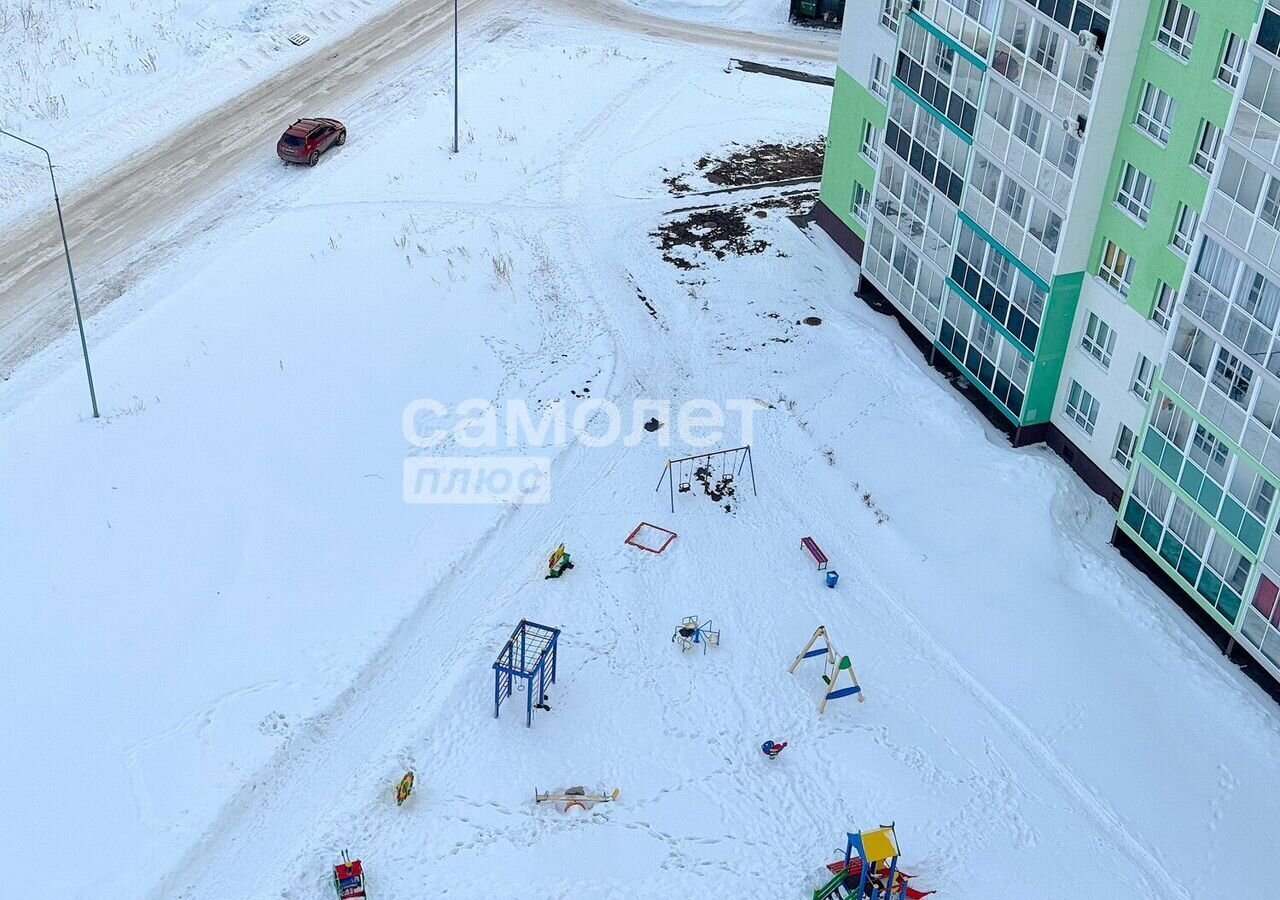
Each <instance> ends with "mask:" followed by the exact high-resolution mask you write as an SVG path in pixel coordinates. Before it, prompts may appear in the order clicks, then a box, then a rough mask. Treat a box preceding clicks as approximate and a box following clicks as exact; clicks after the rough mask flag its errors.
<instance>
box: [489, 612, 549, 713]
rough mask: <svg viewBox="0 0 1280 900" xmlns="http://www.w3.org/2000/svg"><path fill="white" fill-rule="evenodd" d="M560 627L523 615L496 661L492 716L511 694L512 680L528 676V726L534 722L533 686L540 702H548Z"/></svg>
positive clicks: (526, 686) (526, 678)
mask: <svg viewBox="0 0 1280 900" xmlns="http://www.w3.org/2000/svg"><path fill="white" fill-rule="evenodd" d="M559 641H560V629H559V628H552V627H551V626H550V625H539V624H538V623H537V622H530V621H529V620H528V619H521V620H520V624H519V625H517V626H516V630H515V631H513V632H511V637H509V638H508V639H507V642H506V644H504V645H503V647H502V651H501V652H500V653H499V654H498V659H497V661H496V662H494V664H493V717H494V718H495V719H496V718H498V713H499V712H500V710H501V708H502V701H503V700H505V699H506V698H507V697H510V696H511V690H512V687H513V684H512V682H513V681H514V680H515V679H517V678H523V679H524V680H525V687H524V691H525V712H524V724H525V727H526V728H527V727H531V726H532V725H533V707H534V702H533V686H534V679H537V685H538V703H544V702H546V695H547V677H548V675H550V679H551V681H550V683H551V684H555V683H556V647H557V645H558V644H559Z"/></svg>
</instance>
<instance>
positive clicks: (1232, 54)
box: [1218, 31, 1244, 89]
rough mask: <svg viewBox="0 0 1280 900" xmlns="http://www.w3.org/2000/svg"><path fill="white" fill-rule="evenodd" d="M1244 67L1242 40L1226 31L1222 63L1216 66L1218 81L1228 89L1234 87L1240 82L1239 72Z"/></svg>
mask: <svg viewBox="0 0 1280 900" xmlns="http://www.w3.org/2000/svg"><path fill="white" fill-rule="evenodd" d="M1243 68H1244V41H1242V40H1240V38H1239V37H1237V36H1236V35H1234V34H1232V33H1231V32H1229V31H1228V32H1227V43H1226V44H1225V45H1224V46H1223V48H1222V64H1221V65H1220V66H1218V81H1220V82H1222V84H1223V85H1224V86H1225V87H1227V88H1228V89H1234V88H1235V86H1236V85H1237V84H1239V83H1240V72H1241V70H1242V69H1243Z"/></svg>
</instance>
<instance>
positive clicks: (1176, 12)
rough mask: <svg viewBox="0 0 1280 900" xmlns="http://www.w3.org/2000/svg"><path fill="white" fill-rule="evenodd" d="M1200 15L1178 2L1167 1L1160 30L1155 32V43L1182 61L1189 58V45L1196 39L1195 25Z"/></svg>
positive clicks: (1175, 0) (1173, 0)
mask: <svg viewBox="0 0 1280 900" xmlns="http://www.w3.org/2000/svg"><path fill="white" fill-rule="evenodd" d="M1199 21H1200V15H1199V13H1197V12H1196V11H1195V10H1194V9H1192V8H1191V7H1189V6H1184V5H1183V4H1181V3H1179V2H1178V0H1167V2H1166V3H1165V7H1164V16H1163V17H1162V18H1161V19H1160V28H1159V29H1158V30H1157V31H1156V43H1157V44H1159V45H1160V46H1161V47H1164V48H1165V49H1166V50H1168V51H1169V52H1170V53H1172V54H1174V55H1175V56H1178V57H1181V58H1182V59H1188V58H1189V57H1190V56H1191V45H1192V44H1193V43H1194V42H1195V39H1196V25H1198V24H1199Z"/></svg>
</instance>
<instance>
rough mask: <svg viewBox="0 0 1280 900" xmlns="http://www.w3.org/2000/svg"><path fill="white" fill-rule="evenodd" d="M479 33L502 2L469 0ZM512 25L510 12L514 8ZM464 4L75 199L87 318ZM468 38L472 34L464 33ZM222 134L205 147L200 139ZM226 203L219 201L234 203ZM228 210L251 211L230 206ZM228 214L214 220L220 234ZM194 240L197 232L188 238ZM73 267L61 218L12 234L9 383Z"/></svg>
mask: <svg viewBox="0 0 1280 900" xmlns="http://www.w3.org/2000/svg"><path fill="white" fill-rule="evenodd" d="M536 2H537V5H538V6H540V7H541V8H543V9H544V10H547V11H550V12H553V13H559V14H562V15H566V16H569V17H573V18H580V19H584V20H587V21H591V22H596V23H599V24H603V25H607V26H610V27H613V28H616V29H618V30H620V31H626V32H630V33H635V34H642V35H648V36H651V37H655V38H659V39H665V40H674V41H680V42H684V43H692V44H699V45H704V46H722V47H725V48H727V49H732V51H733V52H735V53H736V54H739V55H749V54H761V55H765V56H768V57H771V58H776V57H789V58H794V59H808V60H814V61H822V62H834V60H835V56H836V45H835V43H834V42H833V41H831V40H830V39H827V40H823V39H821V38H819V37H817V36H815V37H814V38H811V39H810V38H807V37H805V36H796V37H774V36H768V35H759V34H754V33H750V32H743V31H736V30H734V29H729V28H721V27H717V26H709V25H695V24H690V23H684V22H678V21H675V20H671V19H664V18H661V17H658V16H654V15H650V14H648V13H645V12H643V11H641V10H638V9H636V8H635V7H632V6H629V5H627V4H626V3H624V2H621V0H536ZM460 8H461V11H462V15H463V19H464V23H465V22H468V21H469V22H475V21H477V20H479V19H480V18H481V14H482V13H485V12H487V11H488V10H489V9H490V8H494V9H497V8H498V4H497V3H496V2H495V0H461V6H460ZM505 10H506V11H507V13H508V14H510V13H512V12H513V11H512V10H511V8H510V6H507V7H505ZM451 26H452V3H451V2H447V0H445V2H439V3H435V4H423V3H421V2H419V0H415V2H404V3H401V4H400V5H398V6H396V7H395V8H393V9H391V10H389V11H388V12H386V13H384V14H383V15H382V16H380V17H379V18H376V19H374V20H372V21H370V22H369V23H367V24H366V25H364V26H363V27H361V28H360V29H358V30H357V31H355V32H354V33H352V34H351V35H349V36H348V37H346V38H344V39H343V40H341V41H340V42H338V43H337V44H335V45H333V46H330V47H328V48H324V49H322V50H320V51H318V52H316V53H314V54H312V55H311V56H308V57H305V58H303V59H300V60H299V61H298V63H297V64H296V65H294V66H292V67H290V68H289V70H288V71H286V72H283V73H281V74H280V75H278V76H276V77H275V78H272V79H270V80H268V81H265V82H263V83H262V84H260V85H258V86H257V87H254V88H252V89H251V90H248V91H246V92H245V93H243V94H241V95H240V96H239V97H236V98H235V99H233V100H231V101H229V102H227V103H225V104H223V105H222V106H220V107H218V108H217V109H215V110H213V111H211V112H209V113H208V114H207V115H205V116H202V117H201V118H200V119H199V120H197V121H196V122H195V123H194V124H193V125H191V126H190V127H188V128H186V129H184V131H183V133H182V134H176V135H173V136H170V137H168V138H166V139H164V140H161V141H159V142H158V143H156V144H155V145H153V146H152V147H151V148H150V149H148V150H146V151H144V152H142V153H139V154H136V155H134V156H133V157H131V158H129V159H128V160H126V161H125V162H123V163H122V164H121V165H119V166H117V167H116V168H114V169H112V170H111V171H109V172H107V173H106V174H105V175H103V176H101V177H99V178H95V179H93V181H92V183H89V184H85V185H83V186H82V187H80V188H79V189H78V190H73V191H70V192H64V197H63V201H64V212H65V214H66V216H67V229H68V233H69V235H70V239H71V243H72V256H73V259H74V260H75V263H76V272H77V276H78V279H79V286H80V290H81V301H82V303H83V306H84V310H85V313H86V315H88V314H92V313H94V312H96V311H98V310H100V309H102V308H104V307H105V306H106V305H108V304H109V303H110V302H111V301H112V300H114V299H115V298H117V297H118V296H120V294H121V293H123V292H124V290H125V289H126V288H127V287H128V286H129V284H130V283H132V282H133V281H134V280H135V279H136V278H138V277H139V276H140V275H143V274H145V273H146V272H147V271H149V270H151V269H152V268H153V267H154V266H155V265H156V264H157V263H160V262H162V261H163V258H164V257H165V256H166V255H167V254H168V252H169V250H170V249H171V247H172V245H173V244H174V243H175V241H174V240H173V239H172V238H170V239H168V240H166V239H163V238H162V235H163V234H164V233H165V232H166V231H167V230H169V229H171V228H172V226H173V225H174V224H175V223H178V222H181V221H184V220H187V219H189V218H190V216H191V214H192V213H193V212H195V211H196V210H198V209H199V208H200V206H201V204H204V203H207V202H208V201H209V200H210V199H211V198H213V197H214V196H215V195H216V194H217V192H218V191H219V190H220V189H222V188H224V187H226V186H227V185H229V184H233V183H234V181H235V179H236V177H237V175H238V174H240V173H242V172H243V171H244V170H245V168H246V167H248V166H250V165H252V164H258V163H261V161H262V157H263V154H264V153H270V148H271V147H272V145H273V142H274V141H275V139H276V137H277V136H278V131H279V129H280V123H281V122H284V121H286V120H288V119H290V117H292V116H293V115H295V113H296V111H297V110H303V109H336V108H340V107H341V106H343V105H344V104H345V103H347V102H350V101H352V100H353V99H355V98H358V97H360V96H361V95H362V94H363V93H364V92H366V91H368V90H369V89H370V88H371V87H373V86H374V85H375V84H376V83H377V82H378V81H380V80H382V79H385V78H386V77H387V76H389V75H392V74H394V73H395V72H397V71H399V70H401V69H403V68H404V67H406V66H407V65H408V64H410V63H411V62H412V61H414V60H415V59H417V58H419V57H421V56H423V55H424V54H425V53H427V52H430V51H431V50H433V49H436V48H437V45H438V44H439V43H440V42H441V41H443V40H445V38H446V37H447V36H448V35H449V34H450V33H451V30H452V28H451ZM464 27H465V25H464ZM211 133H212V134H217V135H219V142H218V143H217V144H216V145H214V146H212V147H210V146H207V145H200V146H197V145H196V143H194V142H192V141H190V140H189V139H188V138H187V136H186V135H188V134H211ZM223 200H224V198H223V197H219V198H218V201H219V202H223ZM228 202H232V203H234V202H245V201H244V198H241V199H240V200H239V201H237V200H236V199H234V198H233V199H230V200H229V201H228ZM226 212H228V210H226V209H213V210H207V211H204V215H205V217H206V221H205V223H204V224H203V225H196V226H194V230H204V229H205V228H207V227H209V221H216V220H217V218H219V217H220V214H225V213H226ZM192 230H193V229H192V228H191V227H189V228H188V230H187V232H186V233H187V234H190V232H191V231H192ZM73 324H74V321H73V319H72V313H71V303H70V292H69V289H68V286H67V274H66V266H65V263H64V262H63V259H62V247H61V244H60V242H59V240H58V231H57V224H56V221H55V219H54V213H53V210H52V208H49V209H47V210H45V211H43V212H42V213H40V214H37V215H34V216H32V217H30V218H28V219H25V220H19V221H18V222H16V223H14V224H13V225H12V226H11V227H9V228H7V229H6V230H5V233H3V234H0V377H5V376H7V375H8V374H9V373H10V372H11V371H13V369H14V368H16V367H17V365H18V364H19V363H20V362H22V360H24V359H26V358H27V357H28V356H30V355H31V354H33V353H35V352H37V351H38V350H40V349H42V348H43V347H45V346H46V345H48V344H49V343H50V342H51V341H53V340H55V339H56V338H58V337H59V336H61V335H62V334H64V333H66V332H67V331H68V330H69V329H71V328H72V327H73Z"/></svg>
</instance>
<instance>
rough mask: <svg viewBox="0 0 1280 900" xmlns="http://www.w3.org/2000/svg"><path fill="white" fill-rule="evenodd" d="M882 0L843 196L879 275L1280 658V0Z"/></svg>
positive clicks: (1235, 631)
mask: <svg viewBox="0 0 1280 900" xmlns="http://www.w3.org/2000/svg"><path fill="white" fill-rule="evenodd" d="M858 2H862V3H864V9H863V10H862V12H863V15H851V16H849V17H848V20H849V21H856V22H858V23H859V28H858V29H857V30H856V31H855V30H846V32H845V34H844V35H843V38H842V43H841V50H840V58H839V62H838V66H837V72H836V86H835V94H834V98H833V102H832V112H831V125H830V130H829V134H828V147H827V161H826V165H825V168H824V172H823V180H822V192H821V200H820V203H819V206H818V209H817V210H816V213H817V218H818V222H819V224H820V225H821V226H822V227H823V228H824V229H825V230H826V231H827V232H828V233H829V234H830V235H831V236H832V237H833V238H834V239H835V240H836V241H837V243H839V244H840V246H841V247H842V248H844V249H845V251H846V252H847V253H849V254H850V256H852V257H853V258H854V259H855V260H857V261H858V262H859V263H860V264H861V267H862V275H861V282H860V285H859V293H860V294H861V295H863V296H864V297H868V298H872V299H874V300H875V301H876V302H877V303H884V304H888V306H889V307H890V308H891V309H892V310H893V311H894V312H895V314H896V315H897V317H898V319H899V321H900V322H901V324H902V327H903V328H904V330H906V331H907V332H908V333H909V334H911V336H912V337H913V339H914V340H915V342H916V344H917V346H919V347H920V348H921V349H922V351H923V352H925V353H926V354H927V355H928V357H929V359H930V361H931V362H933V363H934V364H936V365H941V366H943V367H946V368H950V369H954V370H955V371H956V372H958V373H959V374H961V375H963V377H964V378H966V379H967V380H968V381H969V382H970V383H972V385H974V387H976V388H977V391H978V392H979V393H980V394H981V397H982V400H981V401H980V402H981V405H982V406H983V407H984V409H985V411H986V412H987V413H988V415H989V417H991V418H992V419H993V420H994V421H999V422H1000V423H1002V424H1003V426H1004V427H1005V429H1006V430H1007V431H1008V433H1009V435H1010V437H1011V440H1012V441H1013V443H1014V444H1015V445H1025V444H1028V443H1034V442H1041V441H1043V442H1046V443H1048V444H1049V445H1050V446H1051V447H1052V448H1053V449H1054V450H1056V451H1057V452H1058V453H1059V454H1061V455H1062V456H1063V458H1064V459H1065V460H1066V461H1067V462H1068V463H1069V464H1070V465H1071V466H1072V467H1073V468H1074V469H1075V471H1076V472H1077V473H1079V474H1080V476H1081V477H1082V478H1083V479H1084V480H1085V481H1086V482H1087V483H1088V484H1089V485H1090V486H1091V487H1092V488H1093V489H1094V490H1096V491H1097V492H1098V493H1099V494H1101V495H1103V496H1104V497H1106V498H1107V499H1108V500H1109V501H1110V502H1111V503H1112V505H1113V506H1116V507H1117V508H1118V509H1119V515H1118V520H1117V527H1116V541H1117V543H1121V544H1125V543H1128V544H1130V545H1131V546H1132V547H1134V548H1137V549H1139V550H1141V551H1142V552H1143V553H1144V554H1146V556H1147V557H1149V558H1150V559H1151V560H1152V562H1153V564H1154V565H1156V566H1158V567H1159V568H1160V569H1161V570H1163V572H1164V573H1165V575H1166V576H1167V577H1168V578H1169V579H1170V580H1171V582H1172V583H1174V584H1176V585H1177V587H1178V588H1179V589H1180V590H1182V591H1183V592H1184V593H1185V594H1186V596H1187V597H1188V598H1191V599H1192V600H1194V602H1195V603H1197V604H1198V605H1199V606H1200V607H1201V608H1202V609H1203V610H1204V611H1205V612H1206V613H1207V614H1208V615H1209V617H1211V618H1212V619H1213V621H1214V622H1216V623H1217V625H1218V626H1219V627H1221V628H1222V629H1223V630H1224V632H1225V633H1226V634H1227V635H1230V636H1231V638H1232V639H1238V640H1239V643H1240V646H1242V647H1244V648H1245V649H1246V650H1247V651H1248V652H1249V653H1251V654H1252V655H1253V656H1254V658H1256V659H1257V660H1258V661H1259V662H1260V663H1261V664H1262V666H1263V667H1265V668H1266V669H1267V670H1268V671H1269V672H1270V673H1271V674H1272V675H1273V676H1274V677H1276V678H1277V679H1280V602H1278V601H1277V593H1278V588H1277V585H1280V543H1276V544H1275V547H1274V549H1271V550H1270V553H1271V556H1272V557H1274V558H1273V559H1271V560H1268V551H1269V549H1270V547H1271V541H1270V538H1271V537H1272V536H1274V535H1275V533H1276V529H1277V519H1278V518H1280V504H1276V503H1275V502H1274V501H1275V493H1276V485H1278V484H1280V338H1277V337H1276V326H1277V311H1280V246H1278V244H1280V180H1277V179H1278V178H1280V165H1277V163H1276V161H1275V160H1276V154H1277V150H1278V146H1280V124H1277V123H1278V122H1280V78H1278V79H1277V80H1276V85H1275V88H1274V89H1273V88H1272V87H1271V76H1272V73H1273V72H1275V71H1277V70H1280V57H1278V56H1277V52H1278V50H1277V48H1278V47H1280V0H1269V3H1272V4H1275V6H1276V8H1275V9H1273V8H1272V7H1271V6H1265V7H1264V6H1263V5H1262V4H1261V3H1259V2H1257V0H1222V2H1219V3H1208V2H1202V0H1196V2H1192V3H1190V4H1188V3H1183V2H1180V0H1087V2H1086V0H905V2H903V0H858ZM1273 350H1274V351H1277V352H1273ZM968 393H969V394H970V395H972V394H973V392H968ZM1272 438H1276V440H1275V441H1273V440H1272Z"/></svg>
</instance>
